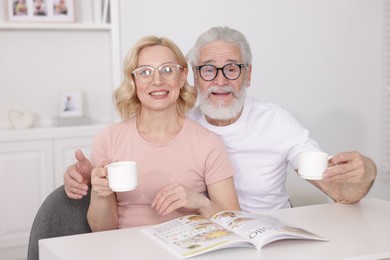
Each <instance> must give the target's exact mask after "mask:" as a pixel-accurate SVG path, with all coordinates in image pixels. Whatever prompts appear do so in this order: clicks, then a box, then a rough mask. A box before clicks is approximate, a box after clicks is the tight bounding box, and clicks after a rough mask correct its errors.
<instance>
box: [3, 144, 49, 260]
mask: <svg viewBox="0 0 390 260" xmlns="http://www.w3.org/2000/svg"><path fill="white" fill-rule="evenodd" d="M52 159H53V158H52V143H51V141H29V142H13V143H0V179H1V181H0V212H1V214H0V259H16V258H19V259H20V258H25V257H26V254H27V244H28V238H29V235H30V228H31V225H32V222H33V220H34V217H35V214H36V212H37V210H38V208H39V207H40V205H41V203H42V202H43V200H44V199H45V198H46V196H47V195H48V194H49V193H50V192H51V191H52V190H53V187H54V180H53V176H54V174H53V172H52V171H53V170H52V169H53V163H52V161H53V160H52ZM16 249H17V250H16Z"/></svg>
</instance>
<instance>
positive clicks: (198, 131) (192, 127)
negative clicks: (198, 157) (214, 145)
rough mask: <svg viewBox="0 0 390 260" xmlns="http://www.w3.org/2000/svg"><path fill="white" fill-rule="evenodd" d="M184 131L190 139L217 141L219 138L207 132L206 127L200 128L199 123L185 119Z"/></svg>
mask: <svg viewBox="0 0 390 260" xmlns="http://www.w3.org/2000/svg"><path fill="white" fill-rule="evenodd" d="M186 125H187V126H186V129H187V133H188V134H189V135H191V136H192V137H195V136H196V137H198V138H202V139H203V140H205V139H208V140H210V139H217V140H219V137H218V135H217V134H216V133H214V132H212V131H210V130H208V129H207V128H206V127H204V126H202V125H201V124H200V123H198V122H196V121H194V120H193V119H191V118H189V117H186Z"/></svg>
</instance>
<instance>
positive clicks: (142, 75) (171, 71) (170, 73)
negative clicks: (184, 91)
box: [131, 63, 182, 83]
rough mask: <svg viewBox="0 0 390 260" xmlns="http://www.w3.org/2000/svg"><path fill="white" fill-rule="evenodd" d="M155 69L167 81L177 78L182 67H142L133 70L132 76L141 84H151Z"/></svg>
mask: <svg viewBox="0 0 390 260" xmlns="http://www.w3.org/2000/svg"><path fill="white" fill-rule="evenodd" d="M155 69H158V71H159V72H160V76H161V77H162V78H163V79H165V80H168V81H169V80H173V79H175V78H176V77H177V75H178V73H177V72H178V71H179V69H182V67H181V66H180V65H179V64H173V63H168V64H163V65H161V66H160V67H151V66H141V67H138V68H136V69H135V70H133V72H131V74H133V75H134V77H136V79H138V80H139V81H140V82H141V83H149V82H151V81H152V80H153V77H154V72H155Z"/></svg>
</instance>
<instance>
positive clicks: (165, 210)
mask: <svg viewBox="0 0 390 260" xmlns="http://www.w3.org/2000/svg"><path fill="white" fill-rule="evenodd" d="M185 204H186V200H185V198H184V197H183V196H182V194H178V193H172V194H170V195H169V196H167V197H166V198H165V200H164V201H162V202H161V205H160V207H159V209H158V210H157V212H158V214H160V215H167V214H169V213H171V212H173V211H174V210H176V209H178V208H181V207H183V206H184V205H185Z"/></svg>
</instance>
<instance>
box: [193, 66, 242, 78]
mask: <svg viewBox="0 0 390 260" xmlns="http://www.w3.org/2000/svg"><path fill="white" fill-rule="evenodd" d="M242 67H245V65H244V64H236V63H229V64H226V65H225V66H223V67H221V68H217V67H215V66H214V65H210V64H206V65H202V66H196V69H197V70H198V71H199V75H200V77H201V78H202V79H203V80H205V81H212V80H214V79H215V78H216V77H217V76H218V71H219V70H220V71H222V74H223V75H224V76H225V78H227V79H229V80H235V79H237V78H238V77H239V76H240V75H241V68H242Z"/></svg>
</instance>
